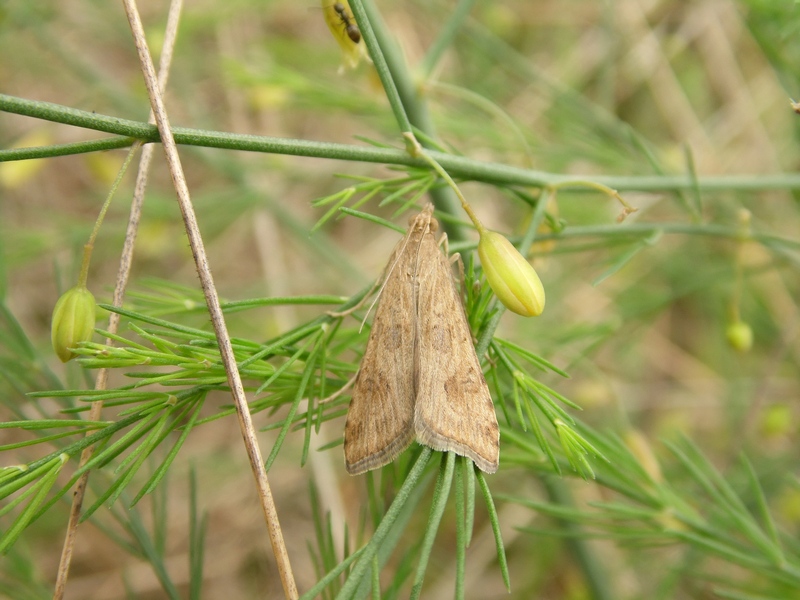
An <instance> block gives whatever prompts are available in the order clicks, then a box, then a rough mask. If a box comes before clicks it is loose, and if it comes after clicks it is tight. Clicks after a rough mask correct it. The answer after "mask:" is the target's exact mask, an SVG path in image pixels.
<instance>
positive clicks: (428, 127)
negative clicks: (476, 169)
mask: <svg viewBox="0 0 800 600" xmlns="http://www.w3.org/2000/svg"><path fill="white" fill-rule="evenodd" d="M356 3H357V4H359V5H360V7H361V8H363V9H364V13H365V17H366V19H367V20H368V21H369V26H370V29H371V31H372V33H373V34H374V36H375V38H374V39H375V42H376V45H375V46H374V49H375V52H376V54H379V55H380V61H381V63H382V65H383V66H384V67H385V68H386V69H387V72H386V76H387V77H388V78H389V79H390V80H391V86H390V87H389V88H385V89H386V93H387V96H388V97H389V102H390V103H392V106H393V110H395V115H397V112H396V109H395V108H394V102H399V103H400V105H401V106H402V111H403V115H404V117H405V119H406V120H405V121H404V122H403V123H405V122H410V125H409V126H408V128H403V127H404V125H403V124H401V132H402V133H411V132H412V131H413V129H412V126H413V127H414V128H416V129H417V130H418V131H420V132H422V133H423V134H425V135H426V136H428V137H429V138H431V139H434V138H436V127H435V126H434V124H433V119H431V116H430V113H429V112H428V105H427V103H426V102H424V101H423V100H422V99H421V98H420V94H419V90H418V86H417V85H416V83H415V82H414V79H413V77H412V76H411V73H410V72H409V70H408V65H407V64H406V62H405V59H404V57H403V53H402V52H400V49H399V48H398V47H397V44H396V42H395V41H394V40H393V39H392V36H391V35H390V33H389V31H388V30H387V28H386V26H385V24H384V23H383V19H381V16H380V14H379V13H378V11H377V10H376V9H375V6H374V4H373V3H372V2H371V1H370V0H354V2H353V4H356ZM356 10H359V8H353V11H354V12H355V11H356ZM358 18H359V17H358V16H356V19H358ZM372 51H373V48H370V52H372ZM376 67H377V64H376ZM379 74H380V71H379ZM395 94H396V95H397V96H396V97H394V95H395ZM398 122H400V121H398ZM429 193H430V196H431V199H432V200H433V203H434V205H435V206H436V208H438V209H439V210H441V211H443V212H446V213H448V214H451V215H454V214H456V212H457V210H458V206H457V203H456V199H455V198H454V197H453V195H452V194H451V193H450V190H448V189H447V188H438V187H434V188H432V189H431V190H430V192H429ZM443 226H444V228H445V231H446V232H447V235H448V236H449V238H450V239H451V240H453V241H457V240H462V239H464V237H465V235H464V231H463V228H461V227H460V226H458V225H456V224H454V223H444V225H443Z"/></svg>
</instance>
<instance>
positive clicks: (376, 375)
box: [344, 205, 500, 475]
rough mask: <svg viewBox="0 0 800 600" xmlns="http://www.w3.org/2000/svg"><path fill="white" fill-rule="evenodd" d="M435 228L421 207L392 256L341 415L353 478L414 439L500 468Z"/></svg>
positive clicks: (490, 409) (485, 398) (492, 418)
mask: <svg viewBox="0 0 800 600" xmlns="http://www.w3.org/2000/svg"><path fill="white" fill-rule="evenodd" d="M438 226H439V224H438V222H437V221H436V219H434V218H433V206H432V205H428V206H426V207H425V209H424V210H423V211H422V212H421V213H420V214H419V215H417V216H416V217H414V218H413V219H412V220H411V222H410V225H409V228H408V232H407V233H406V235H405V237H404V238H403V239H402V240H401V241H400V242H399V243H398V244H397V246H396V247H395V249H394V250H393V251H392V255H391V257H390V258H389V263H388V265H387V267H386V273H385V277H384V284H383V288H382V291H381V296H380V301H379V303H378V308H377V311H376V312H375V319H374V320H373V323H372V331H371V332H370V335H369V341H368V342H367V349H366V352H365V353H364V358H363V359H362V360H361V369H360V371H359V373H358V377H357V378H356V382H355V387H354V390H353V396H352V400H351V401H350V409H349V410H348V412H347V423H346V425H345V430H344V456H345V466H346V467H347V471H348V472H349V473H350V474H351V475H358V474H359V473H364V472H366V471H369V470H372V469H377V468H379V467H382V466H383V465H385V464H388V463H390V462H391V461H392V460H394V458H395V457H396V456H397V455H398V454H400V453H401V452H402V451H403V450H404V449H405V448H406V447H407V446H408V445H409V444H410V443H411V441H412V440H413V439H416V440H417V441H418V442H419V443H421V444H425V445H426V446H429V447H431V448H433V449H434V450H441V451H444V452H447V451H453V452H455V453H456V454H460V455H462V456H466V457H468V458H470V459H471V460H472V461H473V462H474V463H475V464H476V465H478V468H479V469H481V470H482V471H485V472H486V473H494V472H495V471H497V466H498V462H499V456H500V429H499V428H498V426H497V416H496V415H495V412H494V405H493V404H492V397H491V395H490V394H489V388H488V386H487V385H486V380H485V379H484V377H483V372H482V371H481V366H480V362H479V361H478V356H477V354H475V348H474V346H473V345H472V336H471V334H470V330H469V326H468V325H467V318H466V315H465V313H464V307H463V305H462V303H461V298H460V295H459V293H458V291H457V289H456V286H455V282H454V281H453V276H452V271H451V269H450V263H449V261H448V259H447V257H446V256H445V255H444V254H443V253H442V252H441V251H440V250H439V246H438V244H437V243H436V240H435V238H434V232H435V231H436V230H437V229H438Z"/></svg>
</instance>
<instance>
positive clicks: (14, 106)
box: [0, 94, 800, 192]
mask: <svg viewBox="0 0 800 600" xmlns="http://www.w3.org/2000/svg"><path fill="white" fill-rule="evenodd" d="M0 111H3V112H9V113H14V114H20V115H27V116H31V117H35V118H39V119H44V120H47V121H52V122H55V123H64V124H67V125H74V126H76V127H82V128H85V129H93V130H96V131H104V132H106V133H111V134H116V135H120V136H124V137H126V138H135V139H139V140H141V141H142V142H144V143H148V142H158V141H159V140H160V138H159V135H158V129H157V128H156V126H155V125H149V124H147V123H145V122H139V121H131V120H128V119H120V118H117V117H110V116H106V115H100V114H97V113H91V112H86V111H82V110H77V109H74V108H69V107H66V106H61V105H58V104H51V103H49V102H39V101H33V100H25V99H22V98H16V97H14V96H8V95H5V94H0ZM173 133H174V135H175V141H176V142H177V143H179V144H184V145H190V146H202V147H208V148H221V149H227V150H241V151H245V152H265V153H272V154H285V155H289V156H305V157H311V158H327V159H335V160H348V161H355V162H372V163H382V164H392V165H405V166H413V167H425V166H427V163H426V162H425V161H424V160H423V159H421V158H413V157H411V156H409V155H408V154H407V153H406V152H404V151H402V150H393V149H389V148H365V147H363V146H354V145H348V144H332V143H324V142H314V141H308V140H295V139H286V138H275V137H267V136H254V135H244V134H233V133H226V132H218V131H206V130H201V129H189V128H185V127H173ZM133 141H134V140H128V143H130V144H132V143H133ZM114 143H116V140H115V142H114ZM120 144H121V141H120ZM121 145H122V144H121ZM125 145H127V144H125ZM56 148H57V149H58V150H59V151H62V152H61V153H62V154H63V146H58V147H56ZM49 150H50V147H46V148H40V149H38V150H34V149H22V150H0V162H4V161H7V160H20V159H21V158H45V157H49V156H53V155H61V154H52V153H50V152H49ZM23 151H24V154H23ZM426 152H427V153H428V154H429V155H430V156H431V157H432V158H433V159H434V160H436V162H438V163H439V164H440V165H441V166H442V168H444V169H445V170H446V171H447V172H448V173H449V174H450V175H451V176H452V177H455V178H457V179H461V180H472V181H482V182H484V183H490V184H494V185H507V186H508V185H516V186H524V187H546V186H555V185H558V186H559V187H561V188H562V189H563V188H566V187H569V188H573V187H574V188H576V189H579V190H580V189H581V188H585V186H586V181H593V182H595V183H598V184H601V185H605V186H608V187H609V188H613V189H615V190H617V191H643V192H654V191H659V192H663V191H670V190H672V191H674V190H692V189H695V185H697V187H698V188H699V189H700V191H702V192H719V191H730V190H733V191H738V192H748V191H766V190H800V174H797V173H777V174H773V175H732V176H711V177H701V178H700V179H698V180H697V181H695V180H693V179H692V178H691V177H689V176H687V175H672V176H664V175H647V176H616V175H612V176H592V177H591V178H589V177H579V176H572V175H560V174H555V173H548V172H545V171H533V170H530V169H520V168H518V167H511V166H508V165H504V164H500V163H490V162H483V161H478V160H474V159H470V158H465V157H463V156H454V155H452V154H446V153H443V152H437V151H435V150H426Z"/></svg>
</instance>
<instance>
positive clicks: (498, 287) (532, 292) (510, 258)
mask: <svg viewBox="0 0 800 600" xmlns="http://www.w3.org/2000/svg"><path fill="white" fill-rule="evenodd" d="M478 255H479V256H480V257H481V264H482V265H483V272H484V273H486V279H487V281H488V282H489V285H490V286H491V287H492V290H494V293H495V294H496V295H497V297H498V298H499V299H500V302H502V303H503V304H504V305H505V307H506V308H507V309H508V310H510V311H512V312H515V313H517V314H518V315H522V316H523V317H537V316H539V315H540V314H542V311H543V310H544V301H545V297H544V287H543V286H542V282H541V280H540V279H539V276H538V275H537V274H536V271H535V270H534V268H533V267H532V266H531V263H529V262H528V261H527V260H526V259H525V257H524V256H522V254H520V253H519V251H518V250H517V249H516V248H514V246H512V245H511V242H509V241H508V240H507V239H506V238H504V237H503V236H502V235H500V234H499V233H495V232H494V231H488V230H485V231H483V232H482V233H481V239H480V242H478Z"/></svg>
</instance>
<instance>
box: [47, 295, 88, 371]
mask: <svg viewBox="0 0 800 600" xmlns="http://www.w3.org/2000/svg"><path fill="white" fill-rule="evenodd" d="M94 321H95V301H94V296H92V293H91V292H90V291H89V290H87V289H86V287H84V286H82V285H76V286H75V287H74V288H72V289H70V290H68V291H66V292H64V294H63V295H62V296H61V298H59V299H58V302H56V307H55V308H54V309H53V324H52V328H51V330H50V340H51V341H52V343H53V350H55V351H56V354H57V355H58V358H60V359H61V362H67V361H68V360H70V359H72V358H74V357H75V353H74V352H72V348H74V347H75V346H77V345H78V343H79V342H88V341H89V340H91V339H92V332H93V331H94Z"/></svg>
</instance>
